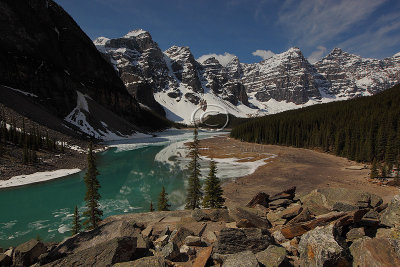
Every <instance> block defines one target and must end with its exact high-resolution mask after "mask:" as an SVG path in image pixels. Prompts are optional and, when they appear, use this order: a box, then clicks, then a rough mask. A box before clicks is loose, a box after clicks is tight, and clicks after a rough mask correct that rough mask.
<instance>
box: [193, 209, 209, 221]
mask: <svg viewBox="0 0 400 267" xmlns="http://www.w3.org/2000/svg"><path fill="white" fill-rule="evenodd" d="M192 218H193V219H194V220H195V221H196V222H200V221H209V220H210V217H209V216H208V215H207V214H206V213H205V212H203V211H202V210H201V209H195V210H193V211H192Z"/></svg>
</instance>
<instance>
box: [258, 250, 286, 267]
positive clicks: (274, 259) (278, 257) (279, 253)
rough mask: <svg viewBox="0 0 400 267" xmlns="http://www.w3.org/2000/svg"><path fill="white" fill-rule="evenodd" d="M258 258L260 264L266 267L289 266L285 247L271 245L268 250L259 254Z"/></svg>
mask: <svg viewBox="0 0 400 267" xmlns="http://www.w3.org/2000/svg"><path fill="white" fill-rule="evenodd" d="M256 257H257V260H258V262H259V263H261V264H262V265H263V266H265V267H283V266H289V263H288V258H287V251H286V249H285V248H283V247H277V246H274V245H271V246H269V247H268V248H267V249H266V250H263V251H260V252H258V253H257V254H256Z"/></svg>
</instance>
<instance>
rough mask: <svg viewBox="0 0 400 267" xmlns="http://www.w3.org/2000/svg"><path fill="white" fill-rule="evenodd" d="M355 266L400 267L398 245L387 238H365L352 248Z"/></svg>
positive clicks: (358, 240)
mask: <svg viewBox="0 0 400 267" xmlns="http://www.w3.org/2000/svg"><path fill="white" fill-rule="evenodd" d="M350 252H351V255H352V257H353V266H400V253H399V251H398V248H397V245H396V244H395V243H394V242H392V241H391V240H390V239H387V238H369V237H363V238H360V239H357V240H356V241H354V242H353V244H352V245H351V246H350Z"/></svg>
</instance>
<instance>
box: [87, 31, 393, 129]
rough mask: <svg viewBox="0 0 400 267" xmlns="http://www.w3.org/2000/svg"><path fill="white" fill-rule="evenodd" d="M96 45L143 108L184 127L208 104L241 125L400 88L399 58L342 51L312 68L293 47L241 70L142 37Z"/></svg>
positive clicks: (235, 60) (132, 35)
mask: <svg viewBox="0 0 400 267" xmlns="http://www.w3.org/2000/svg"><path fill="white" fill-rule="evenodd" d="M94 44H95V45H96V47H97V49H98V50H99V51H100V52H101V53H103V54H104V56H105V57H106V58H107V59H108V61H109V62H110V63H111V64H112V65H113V66H114V68H115V70H116V71H118V73H119V76H120V77H121V79H122V81H123V82H124V84H125V86H126V87H127V88H128V91H129V92H130V93H131V94H132V95H134V96H136V99H137V100H138V101H139V102H140V103H142V104H143V105H145V106H148V107H150V108H152V109H153V110H156V111H157V112H158V113H159V114H162V115H164V114H166V116H167V118H168V119H171V120H173V121H181V122H184V123H190V121H191V114H192V111H193V110H195V109H196V107H198V106H199V105H204V104H208V105H210V104H211V105H219V106H222V107H224V108H225V109H226V110H227V111H228V112H229V113H231V114H232V115H235V116H237V117H249V116H259V115H264V114H273V113H277V112H280V111H284V110H288V109H294V108H298V107H302V106H308V105H312V104H316V103H325V102H331V101H335V100H345V99H349V98H354V97H359V96H369V95H373V94H375V93H377V92H380V91H382V90H385V89H388V88H390V87H392V86H393V85H395V84H397V83H399V82H400V53H398V54H396V55H394V56H393V57H390V58H385V59H383V60H377V59H368V58H362V57H360V56H357V55H353V54H350V53H347V52H345V51H342V50H341V49H340V48H335V49H334V50H333V51H332V52H330V53H329V54H328V55H327V56H326V57H324V58H322V59H321V60H320V61H318V62H316V63H315V64H311V63H310V62H309V61H308V60H307V59H306V58H305V57H304V55H303V53H302V52H301V50H300V49H299V48H296V47H293V48H290V49H289V50H287V51H286V52H283V53H281V54H276V55H274V56H273V57H271V58H269V59H266V60H263V61H261V62H259V63H253V64H246V63H241V62H240V61H239V59H238V58H237V57H236V56H235V57H232V58H231V60H230V61H229V62H227V63H226V62H222V63H221V62H219V61H218V60H217V59H216V58H215V57H212V56H210V57H209V58H205V59H204V57H202V60H201V61H200V60H196V59H195V58H194V56H193V54H192V53H191V51H190V49H189V47H180V46H172V47H171V48H169V49H167V50H165V51H162V50H161V49H160V47H159V46H158V44H157V43H156V42H155V41H154V40H153V39H152V37H151V35H150V33H149V32H147V31H144V30H142V29H138V30H133V31H131V32H129V33H127V34H126V35H125V36H123V37H121V38H115V39H108V38H105V37H99V38H97V39H96V40H94ZM164 112H165V113H164Z"/></svg>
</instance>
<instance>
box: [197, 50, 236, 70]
mask: <svg viewBox="0 0 400 267" xmlns="http://www.w3.org/2000/svg"><path fill="white" fill-rule="evenodd" d="M210 57H214V58H215V59H216V60H218V61H219V63H220V64H221V65H222V66H224V67H226V65H228V63H229V62H231V61H232V59H233V58H234V57H236V56H235V55H233V54H230V53H228V52H225V53H224V54H222V55H217V54H207V55H202V56H201V57H199V58H198V59H197V61H198V62H200V63H203V62H204V61H206V60H207V59H209V58H210Z"/></svg>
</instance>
